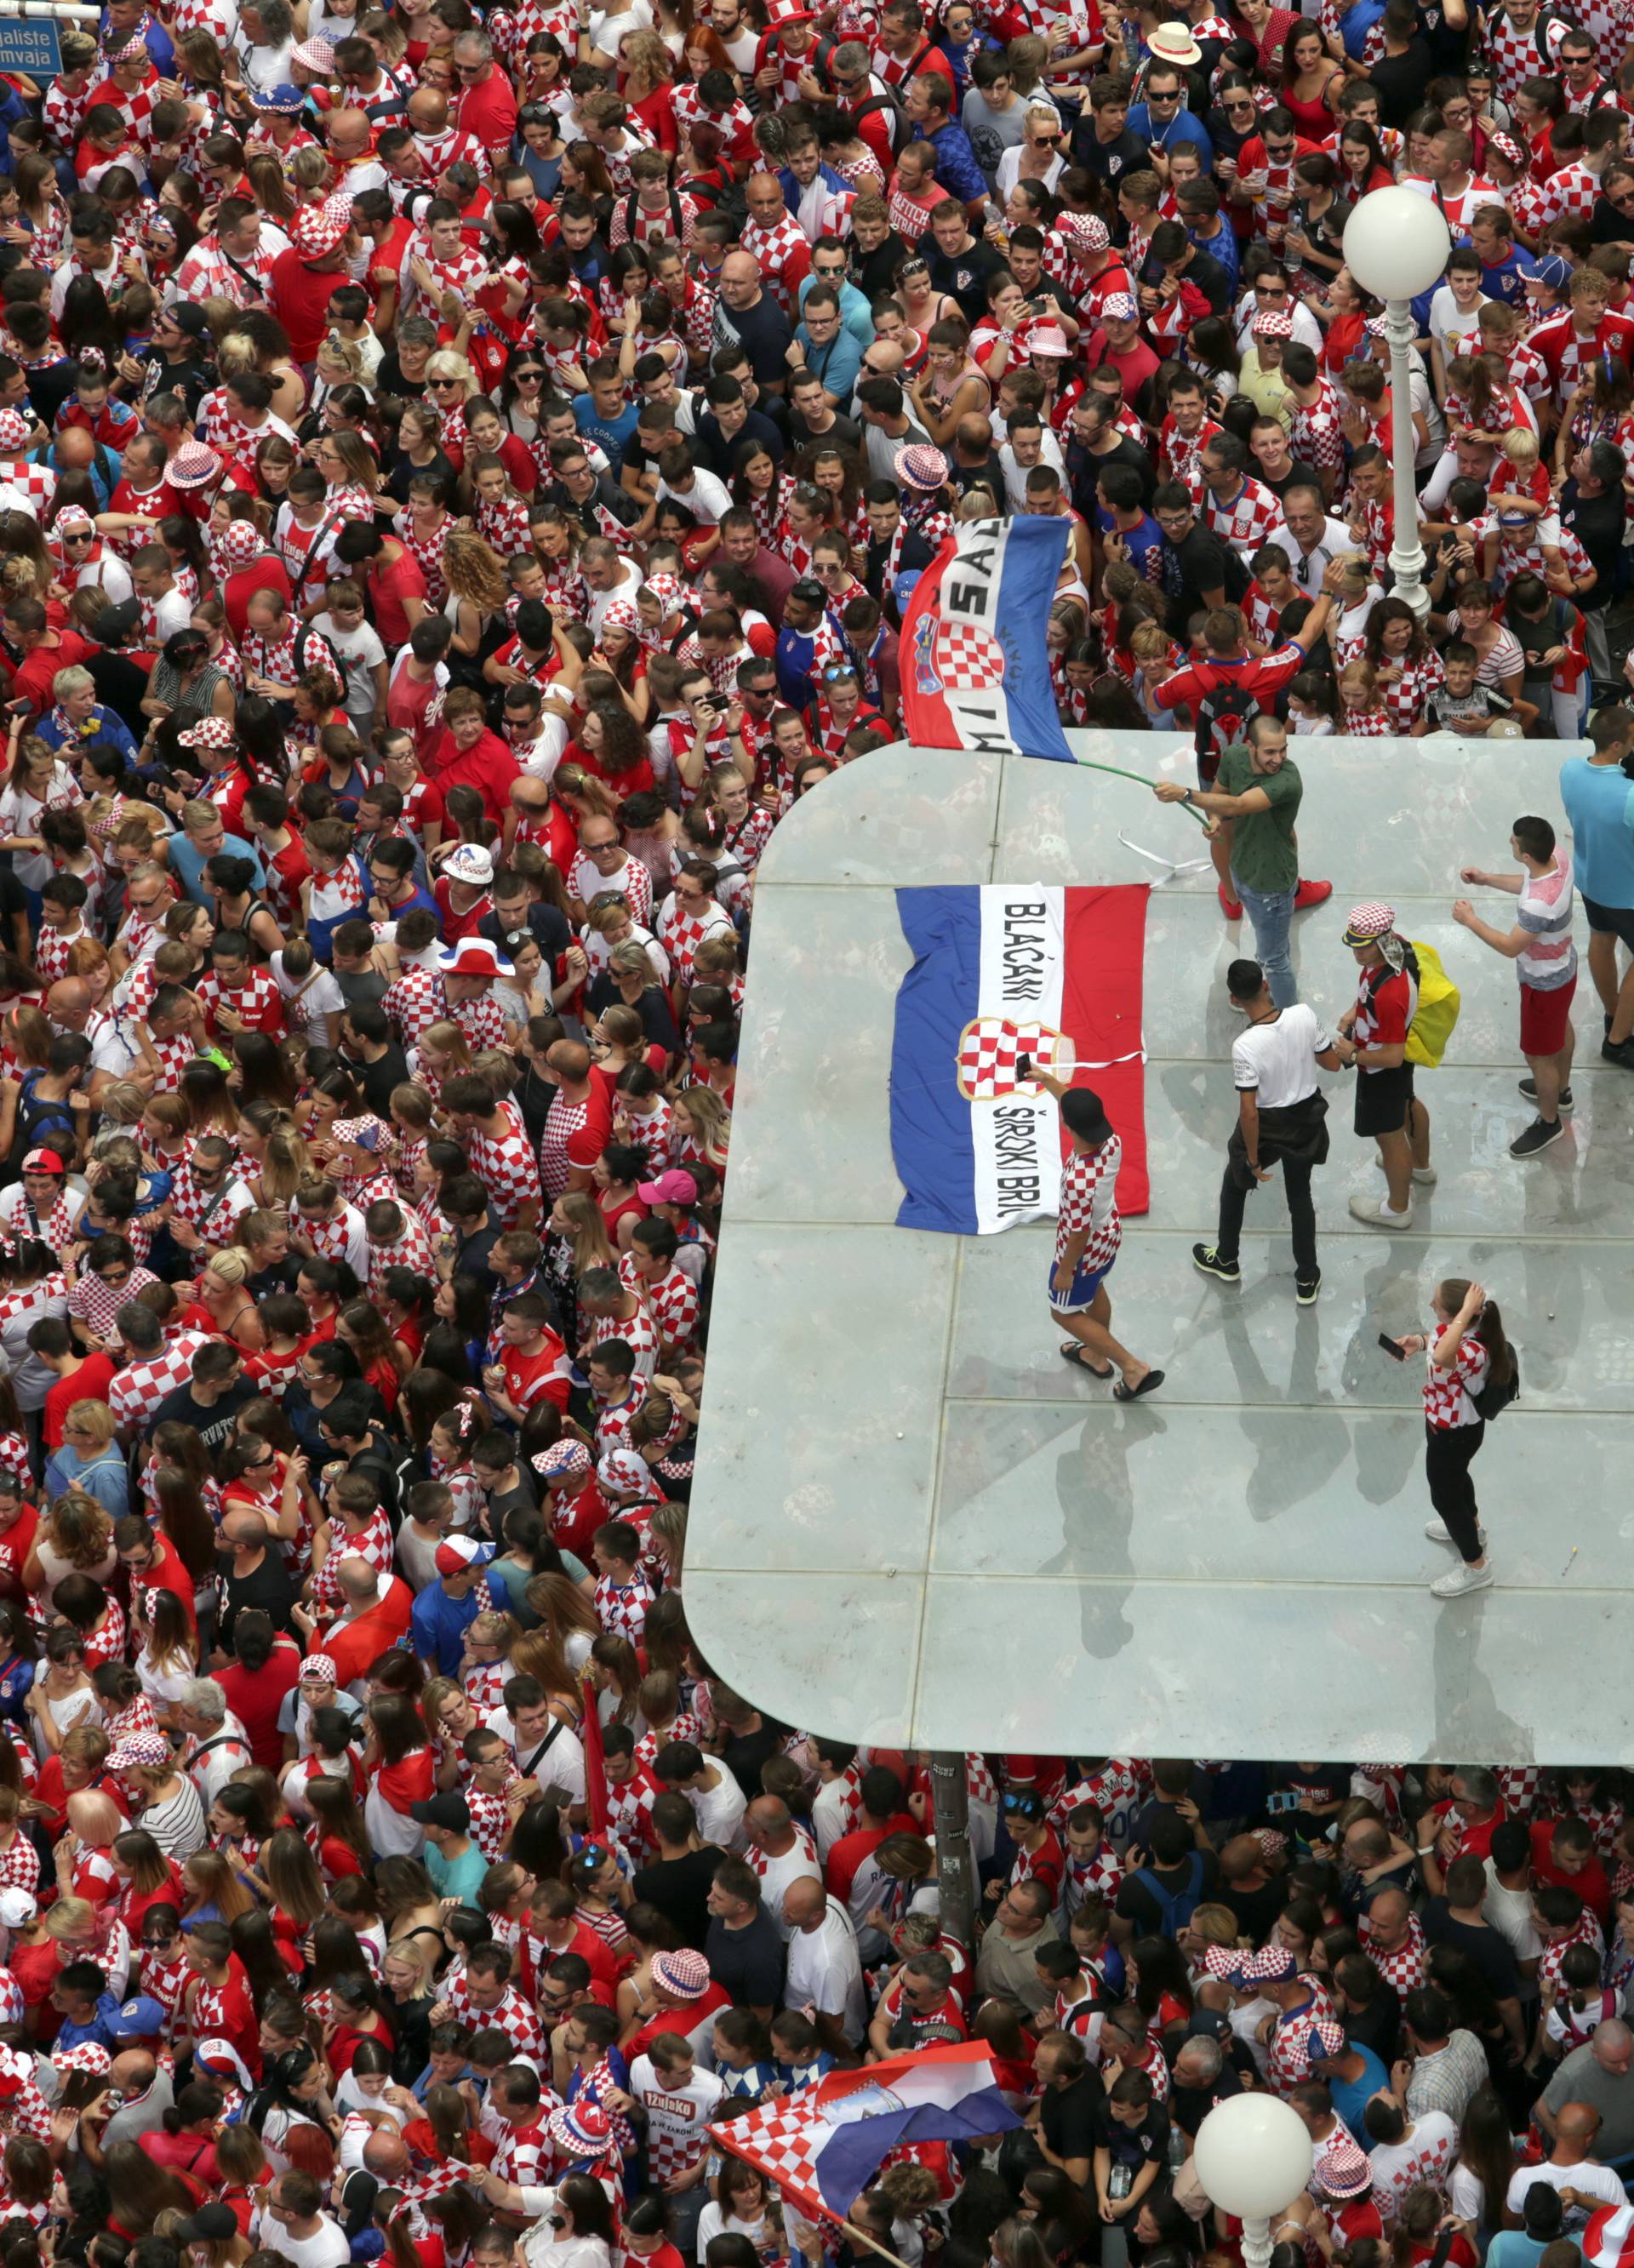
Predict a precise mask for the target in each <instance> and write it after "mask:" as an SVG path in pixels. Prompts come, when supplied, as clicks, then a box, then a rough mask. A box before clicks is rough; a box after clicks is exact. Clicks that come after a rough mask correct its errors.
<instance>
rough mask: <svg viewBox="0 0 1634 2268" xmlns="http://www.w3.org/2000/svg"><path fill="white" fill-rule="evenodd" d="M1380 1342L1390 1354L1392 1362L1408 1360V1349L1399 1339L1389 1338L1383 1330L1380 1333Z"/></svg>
mask: <svg viewBox="0 0 1634 2268" xmlns="http://www.w3.org/2000/svg"><path fill="white" fill-rule="evenodd" d="M1379 1344H1380V1346H1381V1347H1382V1348H1383V1349H1384V1351H1385V1352H1386V1353H1387V1355H1388V1356H1389V1358H1390V1359H1391V1361H1392V1362H1405V1361H1406V1360H1407V1349H1406V1348H1405V1347H1404V1346H1402V1344H1400V1343H1399V1341H1397V1340H1395V1339H1392V1338H1387V1337H1385V1335H1384V1333H1383V1332H1382V1331H1380V1334H1379Z"/></svg>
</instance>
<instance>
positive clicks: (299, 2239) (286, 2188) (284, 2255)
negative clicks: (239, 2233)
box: [251, 2167, 351, 2268]
mask: <svg viewBox="0 0 1634 2268" xmlns="http://www.w3.org/2000/svg"><path fill="white" fill-rule="evenodd" d="M322 2205H323V2185H322V2183H320V2182H319V2181H317V2180H316V2179H315V2178H314V2177H313V2176H312V2175H311V2174H305V2173H302V2172H300V2171H299V2170H298V2169H297V2168H295V2167H291V2169H290V2170H289V2171H288V2172H287V2173H283V2174H280V2175H279V2176H278V2178H277V2180H276V2182H275V2183H273V2185H272V2188H271V2190H270V2191H269V2193H268V2198H267V2202H266V2204H265V2205H262V2206H261V2207H260V2208H259V2209H258V2211H257V2212H256V2213H255V2215H254V2220H253V2221H252V2222H251V2242H253V2243H254V2244H255V2245H256V2246H258V2247H260V2246H265V2247H266V2249H267V2250H269V2251H270V2252H276V2254H277V2255H278V2257H280V2259H283V2260H290V2261H292V2262H293V2263H294V2268H345V2264H346V2263H347V2261H349V2260H350V2258H351V2247H350V2244H349V2243H348V2242H347V2241H346V2238H345V2236H344V2235H343V2234H342V2230H341V2228H340V2224H339V2223H338V2222H337V2221H335V2220H331V2219H330V2218H329V2216H328V2213H325V2212H323V2211H322V2209H321V2208H322Z"/></svg>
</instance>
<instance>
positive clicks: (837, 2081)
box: [710, 2040, 1021, 2220]
mask: <svg viewBox="0 0 1634 2268" xmlns="http://www.w3.org/2000/svg"><path fill="white" fill-rule="evenodd" d="M1007 2070H1008V2067H1007V2066H1006V2072H1007ZM1005 2075H1006V2073H1005V2072H1001V2071H1000V2069H999V2066H998V2064H997V2059H996V2058H995V2056H994V2053H993V2051H992V2049H991V2048H990V2047H989V2046H988V2045H987V2044H986V2043H985V2042H984V2041H982V2040H961V2041H959V2042H956V2043H953V2044H950V2045H946V2046H937V2047H929V2048H919V2049H917V2050H916V2051H913V2052H912V2053H910V2054H908V2055H902V2056H887V2058H886V2059H885V2061H884V2062H883V2063H872V2064H865V2065H864V2066H863V2067H862V2069H861V2070H860V2071H835V2072H830V2073H829V2074H828V2078H827V2079H823V2080H819V2081H818V2083H817V2085H816V2086H815V2087H808V2088H806V2089H804V2091H803V2092H802V2093H800V2094H799V2095H794V2096H791V2097H788V2098H783V2097H774V2098H773V2099H772V2100H771V2101H770V2102H766V2103H764V2104H762V2107H761V2108H760V2109H759V2110H751V2111H750V2112H749V2113H748V2114H747V2117H742V2118H732V2119H728V2120H726V2121H725V2123H724V2124H721V2125H718V2126H711V2127H710V2139H711V2140H712V2141H715V2142H717V2143H718V2144H719V2145H720V2147H722V2148H723V2149H725V2150H730V2151H731V2152H732V2154H733V2155H734V2156H735V2157H740V2158H747V2161H748V2162H749V2163H750V2165H752V2166H758V2167H759V2168H760V2169H761V2171H762V2173H763V2174H764V2175H765V2176H767V2178H768V2179H769V2181H771V2182H774V2183H776V2184H777V2188H778V2189H779V2190H780V2191H782V2193H783V2197H784V2202H785V2203H792V2204H793V2205H796V2206H798V2207H799V2210H800V2212H802V2213H807V2214H810V2215H811V2216H813V2219H816V2220H821V2219H825V2218H826V2219H829V2220H843V2219H844V2217H845V2215H846V2214H847V2213H849V2212H850V2209H851V2207H852V2205H854V2204H855V2203H856V2201H857V2195H858V2193H859V2192H860V2191H862V2190H863V2189H864V2188H865V2187H866V2185H867V2183H869V2182H870V2181H872V2178H873V2176H874V2174H875V2173H876V2172H877V2171H878V2169H879V2168H880V2164H881V2162H882V2161H884V2159H885V2158H886V2156H887V2154H888V2153H889V2152H891V2151H892V2150H896V2149H900V2148H902V2147H904V2146H908V2147H914V2146H917V2147H924V2146H925V2145H927V2144H931V2143H938V2142H939V2143H944V2144H948V2145H955V2146H956V2145H958V2144H960V2143H968V2142H981V2141H984V2140H986V2139H987V2138H988V2137H989V2136H990V2135H993V2134H1003V2133H1005V2132H1008V2130H1009V2129H1010V2128H1011V2127H1012V2126H1019V2124H1021V2120H1020V2117H1019V2114H1018V2113H1017V2112H1016V2111H1015V2110H1013V2109H1012V2106H1011V2103H1010V2102H1009V2101H1008V2100H1007V2099H1006V2096H1005V2093H1004V2090H1003V2087H1002V2084H1001V2081H1002V2080H1003V2079H1004V2078H1005Z"/></svg>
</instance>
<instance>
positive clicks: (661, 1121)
mask: <svg viewBox="0 0 1634 2268" xmlns="http://www.w3.org/2000/svg"><path fill="white" fill-rule="evenodd" d="M625 1100H626V1098H625V1097H624V1096H623V1095H622V1094H621V1095H620V1096H619V1098H618V1100H617V1101H616V1102H615V1105H614V1108H613V1118H614V1124H615V1127H616V1128H617V1130H618V1134H619V1138H620V1140H621V1141H625V1142H638V1143H639V1144H640V1145H641V1147H642V1148H643V1149H644V1151H645V1152H646V1153H647V1156H648V1158H649V1159H650V1160H651V1164H652V1170H653V1172H654V1173H655V1174H661V1173H662V1172H663V1171H664V1170H665V1168H666V1167H667V1166H672V1165H673V1164H674V1162H675V1161H674V1159H673V1157H672V1155H671V1154H670V1153H671V1152H672V1150H673V1147H674V1142H673V1136H672V1134H671V1132H670V1126H671V1122H672V1120H673V1117H674V1115H675V1114H674V1112H673V1109H672V1108H671V1107H670V1103H669V1100H668V1098H667V1097H666V1096H665V1095H662V1094H656V1095H654V1096H653V1097H652V1098H651V1100H652V1101H654V1102H655V1103H656V1104H657V1106H658V1107H657V1108H656V1109H654V1110H650V1111H644V1112H637V1111H634V1110H629V1109H627V1108H625V1107H624V1106H625Z"/></svg>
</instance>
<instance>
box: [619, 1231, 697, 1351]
mask: <svg viewBox="0 0 1634 2268" xmlns="http://www.w3.org/2000/svg"><path fill="white" fill-rule="evenodd" d="M618 1272H619V1275H620V1276H621V1278H622V1279H623V1282H624V1284H625V1285H626V1286H627V1287H628V1288H629V1290H630V1291H632V1292H634V1293H635V1295H636V1297H637V1299H638V1300H643V1301H644V1302H645V1305H646V1307H647V1310H648V1312H649V1314H651V1317H652V1320H653V1322H655V1323H656V1324H657V1325H658V1328H659V1337H660V1338H661V1339H662V1340H663V1342H664V1344H665V1345H666V1346H667V1347H670V1348H679V1347H687V1346H690V1345H691V1344H692V1340H693V1336H694V1334H695V1332H696V1329H697V1327H698V1287H697V1285H696V1284H695V1283H694V1282H693V1280H692V1278H691V1277H690V1276H688V1273H687V1271H686V1270H685V1269H684V1268H678V1267H677V1266H676V1265H675V1264H674V1263H673V1262H672V1263H670V1266H669V1268H668V1270H667V1271H666V1273H665V1274H664V1275H663V1276H661V1277H659V1280H658V1282H657V1283H656V1284H652V1283H649V1282H648V1281H647V1280H646V1278H644V1277H643V1276H642V1275H641V1274H640V1273H639V1272H638V1271H637V1267H636V1259H635V1255H634V1254H633V1253H629V1252H627V1253H626V1254H625V1255H624V1257H623V1258H622V1260H621V1261H620V1262H619V1263H618Z"/></svg>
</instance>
